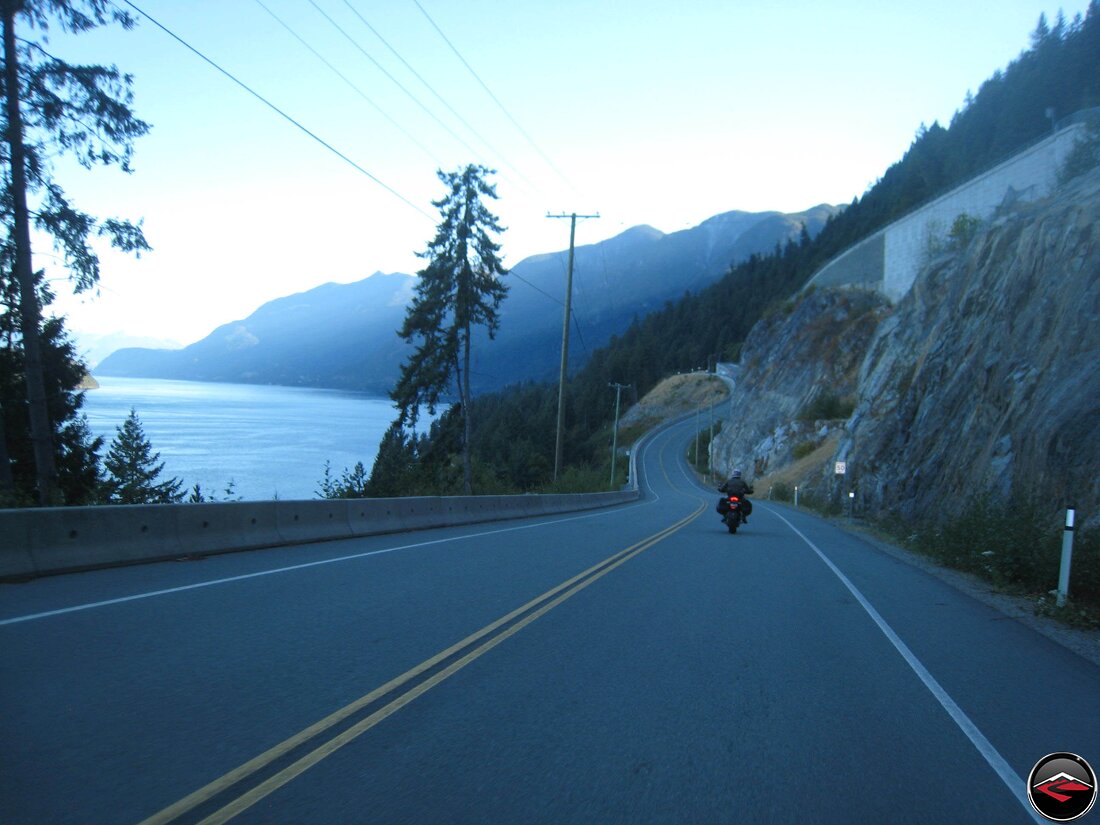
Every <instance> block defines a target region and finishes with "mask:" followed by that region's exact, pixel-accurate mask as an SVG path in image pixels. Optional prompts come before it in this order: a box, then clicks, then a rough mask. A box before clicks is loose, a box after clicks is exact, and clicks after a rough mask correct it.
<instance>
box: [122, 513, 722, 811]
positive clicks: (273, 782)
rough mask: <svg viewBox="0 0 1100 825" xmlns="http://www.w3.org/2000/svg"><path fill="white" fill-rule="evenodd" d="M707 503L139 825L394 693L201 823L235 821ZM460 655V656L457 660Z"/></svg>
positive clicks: (215, 791) (195, 801) (224, 786)
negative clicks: (376, 707) (237, 817)
mask: <svg viewBox="0 0 1100 825" xmlns="http://www.w3.org/2000/svg"><path fill="white" fill-rule="evenodd" d="M704 507H705V505H704V504H700V505H699V507H698V509H696V510H695V511H694V512H693V513H691V514H690V515H689V516H687V517H685V518H683V519H681V520H680V521H678V522H676V523H675V524H672V525H670V526H668V527H666V528H664V529H663V530H660V531H659V532H657V533H654V534H653V535H651V536H649V537H648V538H645V539H642V540H641V541H639V542H638V543H636V544H633V545H631V546H630V547H627V548H626V549H625V550H621V551H619V552H618V553H615V554H614V555H613V556H609V557H608V558H606V559H604V560H603V561H601V562H599V563H598V564H595V565H593V566H592V567H590V568H588V569H587V570H585V571H583V572H581V573H578V574H577V575H576V576H574V577H573V578H571V579H569V580H568V581H565V582H562V583H561V584H559V585H558V586H557V587H554V588H552V589H550V590H548V591H546V592H545V593H543V594H542V595H541V596H538V597H536V598H534V599H532V600H531V601H529V602H527V604H525V605H523V606H522V607H518V608H516V609H515V610H513V611H512V612H511V613H508V614H507V615H505V616H502V617H500V618H499V619H497V620H496V621H495V622H492V623H491V624H488V625H486V626H485V627H483V628H481V630H479V631H477V632H476V633H473V634H471V635H470V636H467V637H466V638H465V639H463V640H462V641H460V642H457V643H456V644H453V645H451V646H450V647H448V648H447V649H446V650H443V651H441V652H440V653H437V654H436V655H435V656H433V657H431V658H430V659H427V660H425V661H423V662H421V663H420V664H419V665H417V666H416V667H414V668H412V669H411V670H408V671H406V672H405V673H402V674H401V675H400V676H398V677H396V678H394V679H391V680H390V681H388V682H386V683H385V684H384V685H381V686H380V687H378V688H375V689H374V690H372V691H371V692H370V693H368V694H366V695H365V696H361V697H360V698H358V699H356V700H355V701H354V702H352V703H351V704H349V705H346V706H345V707H343V708H341V709H340V710H338V711H336V712H335V713H332V714H329V715H328V716H326V717H325V718H324V719H321V720H320V721H318V722H315V723H314V724H312V725H310V726H309V727H308V728H306V729H305V730H302V731H301V732H299V733H297V734H295V735H294V736H291V737H290V738H289V739H286V740H284V741H282V742H280V743H279V744H278V745H275V746H274V747H272V748H270V749H268V750H266V751H264V752H263V753H261V754H260V755H259V756H257V757H255V758H253V759H250V760H249V761H248V762H245V763H244V764H243V765H241V766H240V767H237V768H234V769H233V770H231V771H229V772H228V773H226V774H224V775H223V776H220V777H219V778H217V779H215V780H214V781H213V782H211V783H210V784H208V785H205V786H203V787H202V788H199V789H198V790H197V791H195V792H194V793H192V794H190V795H188V796H186V797H184V798H183V799H181V800H180V801H179V802H176V803H175V804H173V805H170V806H169V807H167V808H165V809H164V810H162V811H160V812H159V813H156V814H154V815H153V816H151V817H149V818H148V819H146V820H143V821H142V822H141V823H140V825H163V823H168V822H172V821H174V820H176V819H177V818H179V817H181V816H183V815H184V814H185V813H187V812H188V811H191V810H192V809H194V808H196V807H198V806H199V805H202V804H203V803H205V802H207V801H208V800H210V799H213V798H214V797H215V796H218V795H219V794H223V793H225V792H226V791H228V790H229V789H230V788H232V787H233V786H234V785H236V784H237V783H239V782H242V781H243V780H245V779H247V778H248V777H250V776H252V775H253V774H254V773H256V772H258V771H260V770H263V769H264V768H266V767H267V766H268V765H270V764H271V763H273V762H275V761H276V760H278V759H280V758H282V757H284V756H286V755H287V754H288V753H290V752H291V751H293V750H295V749H297V748H299V747H301V746H303V745H305V744H306V743H308V742H309V741H310V740H312V739H314V738H316V737H318V736H320V735H321V734H322V733H324V732H325V731H327V730H329V729H330V728H332V727H333V726H335V725H337V724H339V723H340V722H342V721H344V720H346V719H348V718H349V717H351V716H353V715H354V714H356V713H357V712H359V711H361V710H363V709H364V708H366V707H368V706H370V705H372V704H374V703H376V702H378V701H379V700H381V699H383V698H384V697H387V696H388V695H389V694H391V693H395V696H394V698H392V699H390V701H389V702H388V703H387V704H385V705H384V706H382V707H381V708H379V709H378V710H375V711H374V712H373V713H371V714H370V715H368V716H366V717H365V718H363V719H362V720H360V721H359V722H356V723H355V724H354V725H352V726H350V727H348V728H346V729H345V730H343V731H342V732H340V733H339V734H337V735H335V736H333V737H332V738H331V739H328V740H327V741H324V742H323V743H322V744H320V745H318V746H317V747H316V748H314V749H313V750H311V751H310V752H308V753H306V754H305V755H304V756H301V757H300V758H298V759H297V760H295V761H294V762H292V763H291V764H289V765H287V766H286V767H285V768H283V769H281V770H279V771H278V772H277V773H275V774H273V775H271V776H270V777H268V778H267V779H265V780H264V781H262V782H261V783H259V784H258V785H256V786H254V787H253V788H251V789H250V790H248V791H246V792H245V793H243V794H241V795H240V796H238V797H236V798H235V799H233V800H232V801H230V802H229V803H227V804H226V805H225V806H224V807H222V808H220V809H218V810H217V811H215V812H214V813H213V814H211V815H210V816H208V817H207V818H205V819H203V820H202V823H203V825H213V824H214V823H221V822H226V821H228V820H230V819H232V818H233V817H234V816H236V815H237V814H239V813H241V812H242V811H244V810H246V809H247V808H249V807H251V806H252V805H255V804H256V803H257V802H259V801H260V800H261V799H263V798H264V797H266V796H267V795H268V794H270V793H273V792H274V791H276V790H277V789H279V788H281V787H282V786H283V785H285V784H286V783H288V782H290V781H291V780H292V779H294V778H295V777H296V776H299V775H300V774H302V773H304V772H305V771H307V770H309V769H310V768H311V767H313V766H314V765H316V764H317V763H318V762H320V761H321V760H322V759H324V758H325V757H326V756H328V755H330V754H332V753H334V752H335V751H337V750H338V749H340V748H342V747H343V746H344V745H346V744H348V743H349V742H351V741H353V740H354V739H356V738H358V737H359V736H361V735H363V734H364V733H366V732H367V731H368V730H370V729H371V728H373V727H374V726H375V725H377V724H378V723H379V722H381V721H382V720H384V719H386V718H388V717H390V716H392V715H393V714H394V713H396V712H397V711H399V710H400V709H401V708H403V707H404V706H405V705H407V704H409V703H410V702H412V701H413V700H414V699H416V698H417V697H418V696H421V695H423V694H424V693H427V692H428V691H429V690H431V689H432V688H433V687H435V686H436V685H438V684H439V683H440V682H443V681H444V680H446V679H447V678H449V677H450V676H452V675H454V674H455V673H457V672H458V671H460V670H461V669H462V668H464V667H466V665H468V664H470V663H471V662H473V661H474V660H475V659H477V658H479V657H481V656H482V655H484V654H485V653H487V652H488V651H490V650H492V649H493V648H494V647H496V646H497V645H499V644H500V643H501V642H503V641H504V640H505V639H507V638H509V637H511V636H513V635H515V634H516V633H518V632H519V631H520V630H522V629H523V628H524V627H526V626H527V625H529V624H531V623H532V622H534V621H535V620H536V619H538V618H539V617H541V616H543V615H545V614H546V613H548V612H550V611H551V610H553V609H554V608H555V607H557V606H558V605H559V604H561V603H562V602H564V601H565V600H566V599H569V598H570V597H572V596H574V595H576V594H577V593H579V592H580V591H581V590H583V589H584V588H586V587H588V585H590V584H592V583H593V582H595V581H597V580H598V579H600V578H602V577H603V576H606V575H607V574H608V573H610V572H611V571H612V570H614V569H615V568H617V567H619V566H620V565H622V564H625V563H626V562H628V561H630V560H631V559H632V558H634V557H635V556H637V555H638V554H639V553H642V552H644V551H646V550H648V549H649V548H650V547H652V546H653V545H655V544H657V543H658V542H660V541H662V540H663V539H665V538H667V537H668V536H670V535H672V534H673V533H675V532H676V531H677V530H680V529H681V528H683V527H686V526H687V525H688V524H689V523H691V522H692V521H694V520H695V519H696V518H697V517H698V516H699V514H700V513H702V512H703V509H704ZM454 657H458V658H454ZM452 658H453V659H454V661H452V662H451V663H450V664H448V665H446V666H445V667H443V668H441V669H440V670H438V671H437V672H436V673H433V674H432V675H431V676H429V677H428V678H426V679H424V680H423V681H420V682H417V683H416V684H414V685H412V686H410V687H408V688H407V689H406V690H404V691H400V690H399V689H400V688H403V687H405V686H406V685H408V683H409V682H412V681H414V680H416V679H418V678H419V677H420V676H423V675H424V674H425V673H427V672H428V671H430V670H432V669H433V668H436V667H438V666H439V665H442V664H443V663H444V662H446V661H447V660H448V659H452Z"/></svg>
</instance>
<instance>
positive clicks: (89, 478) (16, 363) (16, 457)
mask: <svg viewBox="0 0 1100 825" xmlns="http://www.w3.org/2000/svg"><path fill="white" fill-rule="evenodd" d="M41 275H42V273H41V272H39V273H37V285H38V300H39V302H40V304H41V305H42V306H46V305H48V304H49V303H50V301H52V300H53V296H52V295H51V294H50V292H49V290H48V289H46V288H45V285H44V284H43V281H42V277H41ZM0 287H3V290H2V291H0V437H2V440H3V443H2V445H0V446H2V447H3V450H2V453H3V454H2V455H0V504H3V505H7V506H13V505H14V506H21V507H25V506H29V505H32V504H34V503H35V502H36V500H37V495H36V484H37V482H36V473H35V460H34V454H33V451H32V447H31V439H30V437H29V434H30V418H29V414H28V412H29V410H28V406H27V401H26V398H27V396H26V367H25V364H26V361H25V351H24V348H23V347H22V346H21V345H20V344H21V335H20V329H21V318H20V308H19V296H18V294H17V292H18V290H17V289H16V287H15V285H14V284H13V283H12V282H10V281H7V282H2V281H0ZM39 342H40V352H41V359H42V378H43V382H44V384H45V388H46V398H47V406H48V411H49V419H50V422H51V436H52V443H53V450H54V461H55V466H56V468H57V484H58V487H59V489H60V491H61V494H62V497H63V498H64V500H65V501H66V502H67V503H69V504H94V503H95V502H96V500H97V496H98V491H99V487H100V481H101V475H102V472H101V468H100V458H99V451H100V450H101V449H102V447H103V439H102V438H99V437H95V436H93V435H92V434H91V431H90V429H89V428H88V426H87V421H86V420H85V419H84V417H83V414H82V413H81V407H82V406H83V404H84V393H83V391H82V390H81V384H82V382H83V379H84V376H85V374H86V372H87V367H86V365H85V364H84V362H83V361H82V360H81V359H80V358H79V356H78V355H77V352H76V348H75V346H74V345H73V343H72V341H71V340H70V339H69V337H68V334H67V333H66V331H65V326H64V321H63V320H62V319H61V318H56V317H51V318H47V319H46V320H45V321H44V322H43V323H42V326H41V330H40V334H39ZM4 469H6V470H7V474H6V477H5V474H4V473H3V470H4Z"/></svg>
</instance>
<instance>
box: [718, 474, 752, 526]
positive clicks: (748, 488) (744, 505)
mask: <svg viewBox="0 0 1100 825" xmlns="http://www.w3.org/2000/svg"><path fill="white" fill-rule="evenodd" d="M718 492H720V493H726V494H728V495H731V496H737V497H738V498H739V499H741V520H742V521H744V522H745V523H748V520H749V515H750V514H751V513H752V502H751V501H749V500H748V499H747V498H745V496H747V495H748V494H749V493H751V492H753V489H752V485H751V484H749V483H748V482H746V481H745V479H743V478H741V471H740V470H734V471H733V472H732V473H731V474H730V477H729V478H728V479H726V480H725V481H724V482H723V483H722V486H721V487H719V488H718Z"/></svg>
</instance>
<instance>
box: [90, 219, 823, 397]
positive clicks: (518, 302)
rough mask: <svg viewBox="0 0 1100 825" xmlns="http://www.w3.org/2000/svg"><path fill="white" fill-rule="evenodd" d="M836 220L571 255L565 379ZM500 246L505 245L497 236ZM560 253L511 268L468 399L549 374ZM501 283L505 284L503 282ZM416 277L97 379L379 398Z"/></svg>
mask: <svg viewBox="0 0 1100 825" xmlns="http://www.w3.org/2000/svg"><path fill="white" fill-rule="evenodd" d="M837 211H838V208H837V207H832V206H828V205H826V204H821V205H818V206H815V207H811V208H810V209H808V210H806V211H805V212H800V213H794V214H784V213H780V212H775V211H770V212H760V213H751V212H742V211H731V212H725V213H722V214H720V215H715V216H713V217H711V218H708V219H707V220H706V221H703V223H701V224H699V225H698V226H696V227H692V228H690V229H684V230H679V231H677V232H673V233H668V234H666V233H664V232H661V231H660V230H657V229H655V228H654V227H652V226H648V225H644V224H643V225H639V226H634V227H631V228H629V229H626V230H624V231H623V232H621V233H619V234H618V235H615V236H614V237H612V238H609V239H607V240H604V241H600V242H598V243H593V244H587V245H583V246H579V247H576V249H575V250H574V275H575V277H574V296H573V301H574V316H575V322H576V324H577V326H578V327H579V328H581V332H580V334H579V335H578V336H577V343H576V344H574V346H572V347H571V352H570V367H571V369H575V368H577V367H578V366H580V365H581V364H582V363H583V362H584V361H585V360H586V358H587V355H588V354H589V353H590V352H591V350H592V349H594V348H596V347H599V346H601V345H603V344H604V343H606V342H607V341H608V340H609V339H610V338H611V336H612V335H614V334H617V333H619V332H621V331H622V330H623V329H625V328H626V326H628V325H629V324H630V322H631V321H632V320H633V319H634V318H635V317H638V316H642V315H645V314H648V313H649V312H651V311H653V310H654V309H656V308H658V307H660V306H662V305H663V304H664V303H665V302H666V301H670V300H673V299H676V298H678V297H680V296H681V295H682V294H683V293H684V292H691V291H696V290H698V289H700V288H702V287H705V286H707V285H708V284H710V283H713V282H714V281H715V280H717V279H718V278H720V277H721V276H722V275H723V274H725V272H726V271H727V270H728V268H729V266H730V265H731V264H732V263H735V262H736V261H738V260H741V259H744V258H747V257H749V256H750V255H752V254H763V253H765V252H767V251H770V250H771V249H772V248H774V246H775V245H776V244H782V243H785V242H787V241H788V240H792V239H793V240H796V239H797V238H798V237H799V235H800V233H801V232H802V228H803V226H805V227H806V231H807V232H809V233H810V234H811V235H813V234H816V233H817V232H818V231H820V229H821V228H822V227H823V226H824V224H825V221H826V220H827V219H828V217H829V216H830V215H832V214H835V213H836V212H837ZM504 240H505V241H506V237H505V238H504ZM566 256H567V251H564V250H563V251H558V252H550V253H543V254H540V255H534V256H530V257H528V258H525V259H523V260H522V261H520V262H519V263H517V264H516V265H515V266H514V267H512V269H511V272H513V273H514V274H515V277H514V278H512V279H511V284H510V286H511V289H510V293H509V297H508V298H507V299H506V300H505V302H504V304H503V305H502V307H501V328H500V332H499V333H498V335H497V336H496V339H495V340H489V339H488V336H487V334H485V333H484V331H479V332H478V336H477V341H476V342H475V347H474V364H473V367H472V370H473V378H474V385H475V388H476V389H477V390H478V391H485V390H488V389H495V388H499V387H502V386H505V385H507V384H511V383H516V382H519V381H524V380H539V379H542V378H546V377H548V376H550V375H553V374H556V370H557V363H558V360H559V358H560V336H561V305H562V304H564V297H565V296H564V292H565V284H564V281H565V279H564V277H563V273H564V271H565V261H566ZM505 277H506V278H507V277H508V276H505ZM414 285H415V276H411V275H407V274H404V273H382V272H375V273H373V274H372V275H370V276H368V277H366V278H364V279H361V280H359V281H354V282H352V283H350V284H338V283H333V282H328V283H325V284H322V285H320V286H317V287H313V288H312V289H309V290H306V291H304V292H299V293H294V294H291V295H286V296H282V297H279V298H275V299H273V300H271V301H267V302H265V303H264V304H262V305H261V306H260V307H258V308H257V309H256V311H255V312H253V313H252V314H250V315H249V316H247V317H246V318H243V319H238V320H233V321H229V322H227V323H225V324H222V325H220V326H218V327H217V328H215V329H214V330H213V331H212V332H211V333H210V334H209V335H207V336H206V337H204V338H202V339H200V340H199V341H196V342H194V343H192V344H190V345H188V346H186V347H184V348H182V349H178V350H158V349H146V348H125V349H121V350H118V351H116V352H114V353H112V354H111V355H110V356H108V357H107V358H105V359H104V360H103V361H101V362H100V363H99V364H98V365H97V367H96V368H95V370H94V372H95V373H96V374H97V375H104V376H112V375H114V376H126V377H147V378H174V379H182V380H195V381H230V382H233V381H235V382H243V383H267V384H285V385H288V386H315V387H331V388H335V389H358V390H365V391H368V392H377V393H380V394H385V393H388V391H389V389H390V388H391V387H392V386H393V384H394V382H395V381H396V379H397V377H398V368H399V365H400V364H401V362H402V361H403V360H404V359H405V356H406V354H407V352H408V347H407V345H406V344H405V343H404V342H403V341H402V340H401V339H400V338H399V337H398V336H397V334H396V331H397V329H398V328H399V327H400V326H401V324H402V321H403V319H404V314H405V307H406V305H407V303H408V301H409V300H410V299H411V297H412V295H413V288H414Z"/></svg>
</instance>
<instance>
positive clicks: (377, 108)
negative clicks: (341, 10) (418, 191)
mask: <svg viewBox="0 0 1100 825" xmlns="http://www.w3.org/2000/svg"><path fill="white" fill-rule="evenodd" d="M256 4H257V5H258V6H259V7H260V8H261V9H263V10H264V11H266V12H267V13H268V14H270V15H271V17H272V18H274V20H275V22H276V23H278V24H279V25H280V26H282V27H283V28H284V29H286V30H287V32H289V33H290V35H291V37H293V38H294V39H295V40H297V41H298V42H299V43H301V44H302V45H303V46H304V47H305V48H306V49H308V50H309V51H310V52H311V53H312V54H313V56H314V57H316V58H317V59H318V60H320V61H321V62H322V63H324V64H325V65H326V66H328V68H329V69H330V70H331V71H332V72H333V73H334V74H335V75H336V76H337V77H339V78H340V79H341V80H343V81H344V82H345V83H346V84H348V86H350V87H351V89H352V90H353V91H354V92H355V93H356V94H358V95H359V96H360V97H361V98H363V100H365V101H366V102H367V103H369V104H370V105H371V106H373V107H374V109H375V111H377V112H378V114H380V115H382V117H384V118H385V119H386V120H388V121H389V122H390V124H391V125H393V127H394V128H395V129H397V130H398V131H399V132H401V134H403V135H404V136H405V137H406V138H408V140H409V141H410V142H411V143H412V144H413V145H415V146H416V147H418V148H419V149H421V150H422V151H423V152H424V154H426V155H427V156H428V157H429V158H431V159H432V161H433V162H434V163H435V165H436V166H442V165H443V164H442V163H440V161H439V158H437V157H436V156H435V155H434V154H433V153H432V151H431V150H430V149H429V148H428V147H427V146H425V145H424V144H423V143H421V142H420V141H419V140H417V139H416V138H415V137H414V136H413V135H412V133H410V132H409V131H408V130H407V129H405V128H404V127H403V126H402V125H401V124H400V123H398V122H397V121H396V120H394V119H393V118H392V117H390V115H389V114H388V113H387V112H386V111H385V110H384V109H383V108H382V107H381V106H379V105H378V104H377V103H375V102H374V101H373V100H372V99H371V98H370V96H369V95H367V93H366V92H364V91H363V90H362V89H360V88H359V87H358V86H357V85H355V83H354V82H353V81H352V80H351V79H349V78H348V77H347V75H345V74H344V73H343V72H341V71H340V70H339V69H337V68H336V67H335V66H334V65H332V63H330V62H329V61H328V60H327V59H326V58H325V56H324V55H322V54H321V53H320V52H319V51H317V49H315V48H313V46H311V45H310V44H309V43H307V42H306V40H305V38H303V37H302V36H301V35H300V34H298V32H296V31H294V29H292V28H291V27H290V25H289V24H287V23H286V22H285V21H284V20H283V19H282V18H281V17H279V16H278V15H277V14H275V12H273V11H272V10H271V9H270V8H268V7H267V6H266V5H265V4H264V3H263V0H256Z"/></svg>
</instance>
